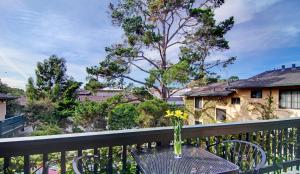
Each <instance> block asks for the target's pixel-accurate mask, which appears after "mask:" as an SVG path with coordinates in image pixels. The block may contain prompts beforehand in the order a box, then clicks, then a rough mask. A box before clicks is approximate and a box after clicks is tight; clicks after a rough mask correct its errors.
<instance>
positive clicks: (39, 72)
mask: <svg viewBox="0 0 300 174" xmlns="http://www.w3.org/2000/svg"><path fill="white" fill-rule="evenodd" d="M35 75H36V83H35V84H34V80H33V78H29V79H28V84H27V85H26V96H27V97H28V99H29V101H31V103H32V104H33V106H30V105H29V106H27V107H28V108H30V107H37V108H44V107H47V105H48V103H49V102H50V104H49V105H51V106H53V107H54V108H53V111H51V114H43V117H44V118H41V117H39V113H36V112H34V111H32V110H28V113H27V116H28V117H29V118H31V117H33V118H37V120H38V121H42V122H48V123H49V122H53V120H55V121H61V120H62V119H64V118H67V117H70V116H73V113H74V109H75V106H76V105H77V101H76V99H77V93H76V91H77V90H78V89H79V88H80V86H81V83H80V82H76V81H75V80H74V79H73V78H72V77H70V76H68V75H67V67H66V61H65V60H64V59H63V58H59V57H57V56H55V55H52V56H50V57H49V58H48V59H45V60H44V61H43V62H38V63H37V67H36V70H35ZM36 103H38V105H37V106H34V104H36ZM43 105H44V106H43ZM48 115H50V116H48Z"/></svg>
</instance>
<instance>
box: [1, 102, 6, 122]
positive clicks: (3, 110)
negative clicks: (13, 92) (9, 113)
mask: <svg viewBox="0 0 300 174" xmlns="http://www.w3.org/2000/svg"><path fill="white" fill-rule="evenodd" d="M5 115H6V102H4V101H2V100H0V121H1V120H4V119H5Z"/></svg>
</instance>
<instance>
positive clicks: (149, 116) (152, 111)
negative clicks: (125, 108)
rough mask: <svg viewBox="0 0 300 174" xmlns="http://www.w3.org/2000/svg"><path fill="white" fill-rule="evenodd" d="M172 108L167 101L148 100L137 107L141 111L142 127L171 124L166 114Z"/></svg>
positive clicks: (140, 120) (139, 122)
mask: <svg viewBox="0 0 300 174" xmlns="http://www.w3.org/2000/svg"><path fill="white" fill-rule="evenodd" d="M168 109H170V106H169V105H168V103H167V102H165V101H163V100H160V99H157V98H155V99H152V100H146V101H144V102H142V103H140V104H139V105H138V107H137V110H138V112H139V117H138V124H139V126H140V127H158V126H166V125H168V124H169V121H168V119H165V118H164V116H165V114H166V111H167V110H168Z"/></svg>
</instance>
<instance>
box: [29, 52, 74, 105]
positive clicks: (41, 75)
mask: <svg viewBox="0 0 300 174" xmlns="http://www.w3.org/2000/svg"><path fill="white" fill-rule="evenodd" d="M66 71H67V67H66V61H65V59H64V58H59V57H57V56H56V55H52V56H50V57H49V58H48V59H45V60H44V61H43V62H38V63H37V67H36V70H35V75H36V87H37V91H38V92H39V95H41V97H49V98H50V99H51V100H53V101H56V100H57V99H58V98H59V96H60V95H61V94H62V93H63V91H64V90H65V89H66V88H68V87H67V81H68V79H69V77H68V76H67V75H66Z"/></svg>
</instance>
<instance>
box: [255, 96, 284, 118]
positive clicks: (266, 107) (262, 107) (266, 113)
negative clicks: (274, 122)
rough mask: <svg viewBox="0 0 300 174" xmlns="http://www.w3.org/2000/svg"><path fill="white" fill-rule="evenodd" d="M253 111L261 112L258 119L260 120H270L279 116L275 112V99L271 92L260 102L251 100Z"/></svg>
mask: <svg viewBox="0 0 300 174" xmlns="http://www.w3.org/2000/svg"><path fill="white" fill-rule="evenodd" d="M249 111H251V112H256V113H258V114H259V117H258V119H260V120H269V119H275V118H278V117H277V115H276V114H275V106H274V99H273V96H272V95H271V92H270V94H269V96H268V97H267V98H265V101H264V102H262V103H260V102H251V103H250V109H249Z"/></svg>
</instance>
